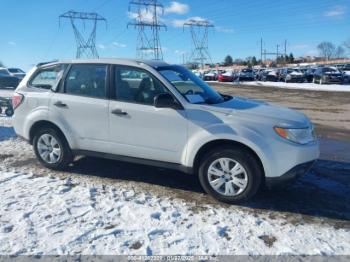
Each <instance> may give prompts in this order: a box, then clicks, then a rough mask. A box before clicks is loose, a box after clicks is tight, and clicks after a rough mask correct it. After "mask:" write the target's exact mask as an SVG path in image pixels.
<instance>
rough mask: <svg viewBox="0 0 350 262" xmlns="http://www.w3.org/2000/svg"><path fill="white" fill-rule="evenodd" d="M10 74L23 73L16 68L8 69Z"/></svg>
mask: <svg viewBox="0 0 350 262" xmlns="http://www.w3.org/2000/svg"><path fill="white" fill-rule="evenodd" d="M7 70H9V71H10V72H11V73H24V72H23V71H22V70H21V69H18V68H8V69H7Z"/></svg>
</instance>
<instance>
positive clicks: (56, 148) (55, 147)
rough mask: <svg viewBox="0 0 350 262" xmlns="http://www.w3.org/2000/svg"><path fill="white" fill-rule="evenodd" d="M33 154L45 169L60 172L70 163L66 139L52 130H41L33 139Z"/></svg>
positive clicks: (69, 152) (70, 154)
mask: <svg viewBox="0 0 350 262" xmlns="http://www.w3.org/2000/svg"><path fill="white" fill-rule="evenodd" d="M33 147H34V152H35V155H36V157H37V158H38V160H39V161H40V163H42V164H43V165H44V166H45V167H48V168H51V169H55V170H62V169H64V168H66V167H67V166H68V165H69V164H70V163H71V161H72V159H73V157H72V152H71V150H70V148H69V145H68V143H67V141H66V139H65V138H64V137H63V135H61V134H60V133H58V132H57V131H56V130H55V129H53V128H42V129H40V130H39V131H37V132H36V134H35V136H34V139H33Z"/></svg>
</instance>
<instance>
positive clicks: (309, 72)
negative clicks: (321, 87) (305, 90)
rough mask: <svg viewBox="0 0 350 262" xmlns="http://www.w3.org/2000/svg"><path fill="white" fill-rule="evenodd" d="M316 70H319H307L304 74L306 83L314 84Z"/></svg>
mask: <svg viewBox="0 0 350 262" xmlns="http://www.w3.org/2000/svg"><path fill="white" fill-rule="evenodd" d="M316 69H317V68H316V67H310V68H308V69H307V70H306V72H305V74H304V76H305V79H306V82H308V83H312V82H313V80H314V74H315V71H316Z"/></svg>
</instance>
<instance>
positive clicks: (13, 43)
mask: <svg viewBox="0 0 350 262" xmlns="http://www.w3.org/2000/svg"><path fill="white" fill-rule="evenodd" d="M8 44H9V45H12V46H15V45H17V44H16V42H13V41H9V42H8Z"/></svg>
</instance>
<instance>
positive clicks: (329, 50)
mask: <svg viewBox="0 0 350 262" xmlns="http://www.w3.org/2000/svg"><path fill="white" fill-rule="evenodd" d="M317 49H318V50H319V52H320V55H321V56H322V57H324V58H326V59H327V60H329V59H331V58H332V57H333V56H334V54H335V49H336V48H335V46H334V44H333V43H331V42H326V41H325V42H322V43H320V44H319V45H318V46H317Z"/></svg>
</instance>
